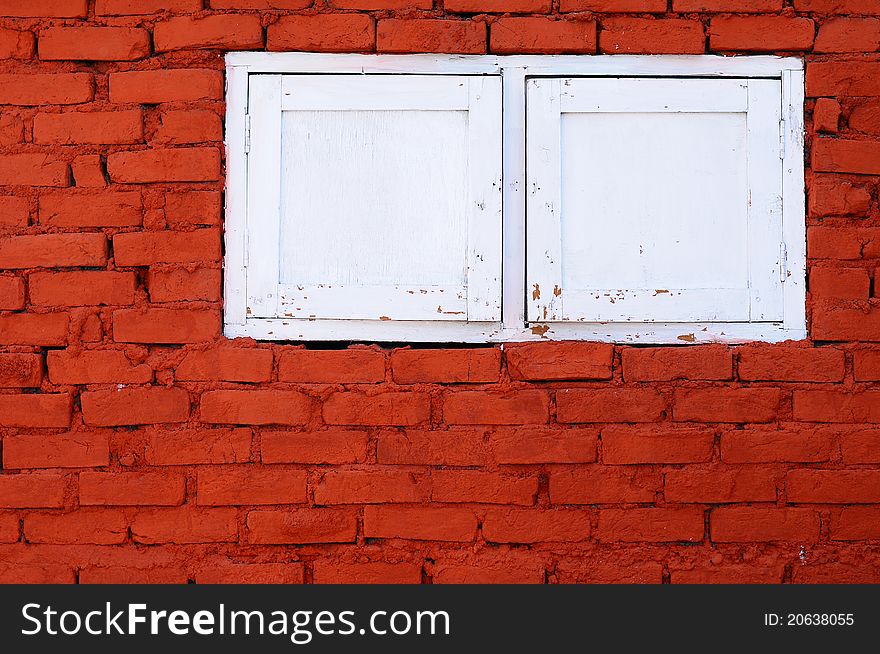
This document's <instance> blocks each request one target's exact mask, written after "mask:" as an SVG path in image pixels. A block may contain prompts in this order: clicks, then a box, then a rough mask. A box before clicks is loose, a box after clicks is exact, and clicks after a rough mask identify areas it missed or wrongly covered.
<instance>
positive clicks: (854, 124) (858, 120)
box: [816, 98, 880, 213]
mask: <svg viewBox="0 0 880 654" xmlns="http://www.w3.org/2000/svg"><path fill="white" fill-rule="evenodd" d="M822 99H824V98H820V99H819V100H822ZM819 100H816V104H817V105H818V104H819ZM878 121H880V102H877V101H869V102H866V103H864V104H860V105H858V106H856V107H853V109H852V111H850V114H849V118H847V121H846V122H847V125H849V128H850V129H854V130H856V131H857V132H863V133H865V134H873V135H875V136H880V124H878ZM861 190H862V193H864V194H865V195H868V193H867V191H865V190H864V189H861ZM859 200H860V204H865V205H870V203H871V197H870V195H868V199H867V202H866V201H865V200H864V197H863V196H862V195H860V196H859ZM867 208H868V207H867V206H865V208H864V209H863V210H861V211H858V212H856V213H862V212H863V211H867Z"/></svg>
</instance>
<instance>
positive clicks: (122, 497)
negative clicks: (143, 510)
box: [79, 472, 186, 506]
mask: <svg viewBox="0 0 880 654" xmlns="http://www.w3.org/2000/svg"><path fill="white" fill-rule="evenodd" d="M185 493H186V479H185V478H184V476H183V475H181V474H178V473H167V472H83V473H80V476H79V503H80V504H81V505H83V506H85V505H98V506H101V505H108V506H150V505H156V506H177V505H179V504H182V503H183V498H184V496H185Z"/></svg>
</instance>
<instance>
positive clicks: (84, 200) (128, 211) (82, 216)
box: [39, 191, 143, 227]
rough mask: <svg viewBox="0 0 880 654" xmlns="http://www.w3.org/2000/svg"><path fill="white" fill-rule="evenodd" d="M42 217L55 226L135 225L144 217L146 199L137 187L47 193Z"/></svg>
mask: <svg viewBox="0 0 880 654" xmlns="http://www.w3.org/2000/svg"><path fill="white" fill-rule="evenodd" d="M39 218H40V224H41V225H50V226H53V227H134V226H137V225H140V224H141V222H142V221H143V203H142V202H141V194H140V193H139V192H137V191H100V192H98V193H76V194H72V193H68V192H65V191H61V192H54V193H44V194H43V195H41V196H40V208H39Z"/></svg>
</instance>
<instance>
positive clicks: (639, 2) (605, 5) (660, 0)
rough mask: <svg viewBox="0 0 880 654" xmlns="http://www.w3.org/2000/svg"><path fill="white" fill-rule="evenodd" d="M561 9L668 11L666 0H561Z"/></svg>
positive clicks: (626, 11) (622, 11)
mask: <svg viewBox="0 0 880 654" xmlns="http://www.w3.org/2000/svg"><path fill="white" fill-rule="evenodd" d="M559 11H562V12H568V11H595V12H597V13H614V14H626V13H639V14H648V13H652V14H654V13H656V14H660V13H666V1H665V0H561V1H560V3H559Z"/></svg>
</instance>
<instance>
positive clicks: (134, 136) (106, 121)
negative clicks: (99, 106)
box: [34, 110, 144, 145]
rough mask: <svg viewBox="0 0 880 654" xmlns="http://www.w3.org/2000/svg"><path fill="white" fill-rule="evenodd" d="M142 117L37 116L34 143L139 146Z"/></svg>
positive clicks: (117, 114)
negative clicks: (128, 144)
mask: <svg viewBox="0 0 880 654" xmlns="http://www.w3.org/2000/svg"><path fill="white" fill-rule="evenodd" d="M143 138H144V132H143V116H142V114H141V112H140V111H139V110H132V111H89V112H85V111H80V112H68V113H63V114H48V113H39V114H37V115H36V116H35V117H34V142H35V143H47V144H53V145H71V144H73V145H76V144H86V145H89V144H104V143H108V144H124V143H139V142H140V141H142V140H143Z"/></svg>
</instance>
